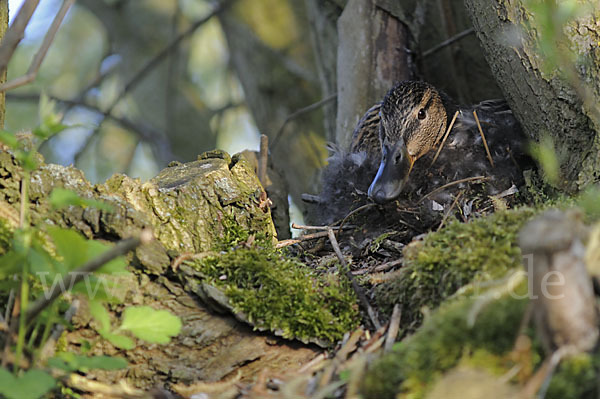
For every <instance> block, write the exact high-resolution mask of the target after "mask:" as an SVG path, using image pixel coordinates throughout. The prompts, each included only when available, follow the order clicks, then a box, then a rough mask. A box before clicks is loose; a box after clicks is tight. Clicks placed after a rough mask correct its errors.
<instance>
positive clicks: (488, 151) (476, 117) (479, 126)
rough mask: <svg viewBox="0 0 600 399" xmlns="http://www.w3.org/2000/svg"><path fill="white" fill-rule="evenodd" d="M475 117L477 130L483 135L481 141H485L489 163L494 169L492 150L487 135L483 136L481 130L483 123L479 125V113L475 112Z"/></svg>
mask: <svg viewBox="0 0 600 399" xmlns="http://www.w3.org/2000/svg"><path fill="white" fill-rule="evenodd" d="M473 116H474V117H475V122H477V129H479V134H480V135H481V139H482V140H483V146H484V147H485V153H486V154H487V157H488V161H490V165H492V168H493V167H494V160H493V159H492V154H490V149H489V147H488V144H487V140H486V139H485V134H483V130H482V129H481V123H479V117H478V116H477V111H476V110H473Z"/></svg>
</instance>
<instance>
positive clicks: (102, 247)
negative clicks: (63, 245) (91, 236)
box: [88, 240, 127, 273]
mask: <svg viewBox="0 0 600 399" xmlns="http://www.w3.org/2000/svg"><path fill="white" fill-rule="evenodd" d="M110 247H111V246H110V245H107V244H104V243H101V242H100V241H93V240H90V241H88V256H89V259H94V258H96V257H98V256H100V255H101V254H103V253H104V252H106V251H108V250H109V249H110ZM125 272H127V262H126V261H125V258H124V257H122V256H119V257H117V258H114V259H113V260H111V261H110V262H107V263H105V264H104V265H103V266H102V267H101V268H100V269H98V270H97V273H125Z"/></svg>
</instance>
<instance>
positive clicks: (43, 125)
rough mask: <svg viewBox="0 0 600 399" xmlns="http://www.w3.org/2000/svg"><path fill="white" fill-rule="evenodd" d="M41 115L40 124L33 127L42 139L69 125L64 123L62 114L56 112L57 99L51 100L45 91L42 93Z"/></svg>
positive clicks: (34, 131) (35, 133)
mask: <svg viewBox="0 0 600 399" xmlns="http://www.w3.org/2000/svg"><path fill="white" fill-rule="evenodd" d="M39 117H40V125H39V126H38V127H36V128H35V129H33V134H34V135H35V136H37V137H39V138H41V139H42V140H46V139H48V138H50V137H52V136H54V135H55V134H57V133H59V132H61V131H63V130H64V129H66V128H67V127H68V126H65V125H63V124H62V122H61V121H62V115H61V114H60V113H58V112H56V101H54V100H51V99H50V98H49V97H48V96H47V95H46V94H45V93H42V94H41V95H40V106H39Z"/></svg>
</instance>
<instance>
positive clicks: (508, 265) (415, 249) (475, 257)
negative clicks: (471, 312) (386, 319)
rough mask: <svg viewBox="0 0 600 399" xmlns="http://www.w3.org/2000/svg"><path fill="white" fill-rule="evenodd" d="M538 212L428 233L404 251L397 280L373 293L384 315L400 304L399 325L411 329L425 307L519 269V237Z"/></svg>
mask: <svg viewBox="0 0 600 399" xmlns="http://www.w3.org/2000/svg"><path fill="white" fill-rule="evenodd" d="M535 213H536V211H535V210H534V209H532V208H520V209H516V210H509V211H502V212H497V213H495V214H493V215H491V216H489V217H486V218H480V219H475V220H472V221H471V222H469V223H460V222H458V221H455V222H453V223H452V224H450V225H448V226H446V228H444V229H443V230H441V231H439V232H435V233H431V234H429V235H428V236H427V237H426V238H425V240H424V241H423V242H422V243H420V244H419V245H417V246H415V245H411V246H409V247H407V249H406V250H405V253H404V255H405V262H404V267H403V272H402V273H401V274H400V276H399V277H398V278H397V279H395V280H393V281H390V282H386V283H384V284H381V285H380V286H378V287H377V288H376V290H375V293H376V298H377V302H378V304H379V307H380V309H381V310H382V313H386V314H390V313H391V310H392V308H393V306H394V304H396V303H399V304H401V305H402V323H401V324H402V325H403V326H406V327H408V329H409V330H414V329H415V328H416V327H418V326H419V324H420V323H421V321H422V317H423V316H422V314H421V309H422V308H423V307H427V308H433V307H437V306H438V305H439V304H440V303H441V302H442V301H443V300H444V299H446V298H448V297H449V296H450V295H452V294H454V293H455V292H456V290H458V289H459V288H460V287H463V286H465V285H466V284H469V283H471V282H474V281H485V280H489V279H493V278H499V277H501V276H503V275H505V274H506V272H507V271H508V270H510V269H512V268H515V267H520V266H521V256H520V255H521V251H520V249H519V248H518V247H517V245H516V239H517V234H518V232H519V230H520V229H521V227H522V226H523V225H524V224H525V222H526V221H528V220H529V219H531V217H532V216H533V215H534V214H535Z"/></svg>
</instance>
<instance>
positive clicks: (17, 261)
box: [0, 250, 25, 280]
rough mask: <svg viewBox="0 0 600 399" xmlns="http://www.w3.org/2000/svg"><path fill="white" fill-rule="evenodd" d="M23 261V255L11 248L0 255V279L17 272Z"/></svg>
mask: <svg viewBox="0 0 600 399" xmlns="http://www.w3.org/2000/svg"><path fill="white" fill-rule="evenodd" d="M24 262H25V255H24V254H22V253H18V252H17V251H14V250H11V251H8V252H7V253H5V254H4V255H2V256H1V257H0V280H3V279H5V278H7V277H8V276H11V275H13V274H15V273H19V272H20V271H21V268H22V267H23V263H24Z"/></svg>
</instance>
